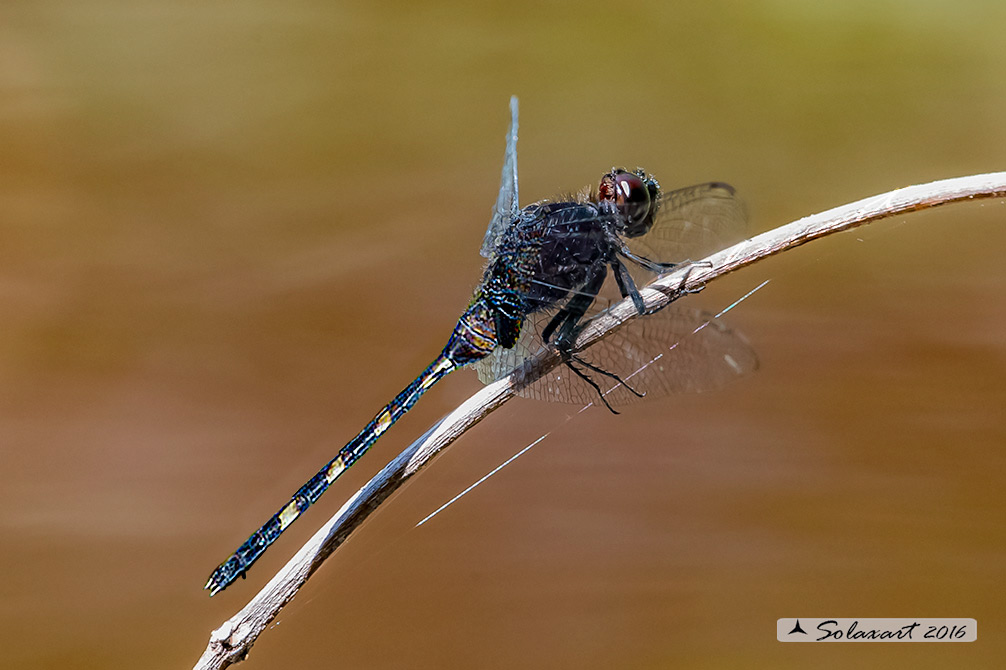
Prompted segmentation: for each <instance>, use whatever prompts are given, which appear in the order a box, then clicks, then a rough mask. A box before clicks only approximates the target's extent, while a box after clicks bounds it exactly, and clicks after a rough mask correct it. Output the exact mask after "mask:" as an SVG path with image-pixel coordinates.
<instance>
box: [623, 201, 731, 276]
mask: <svg viewBox="0 0 1006 670" xmlns="http://www.w3.org/2000/svg"><path fill="white" fill-rule="evenodd" d="M745 237H747V211H746V209H745V207H744V203H743V202H741V200H740V199H739V198H737V196H736V195H735V193H734V189H733V187H732V186H730V185H729V184H724V183H723V182H709V183H706V184H697V185H695V186H688V187H686V188H681V189H678V190H676V191H667V192H664V193H663V194H661V197H660V207H659V209H658V210H657V217H656V221H655V222H654V224H653V227H652V228H650V230H649V231H648V232H647V233H646V234H645V235H643V236H641V237H638V238H634V239H627V240H626V243H627V244H628V246H629V249H630V250H632V251H633V252H634V253H636V254H639V255H641V256H645V257H646V258H649V259H650V260H654V261H659V262H663V263H681V262H684V261H689V260H691V261H697V260H701V259H703V258H705V257H706V256H708V255H709V254H712V253H714V252H716V251H720V250H721V249H725V248H727V247H729V246H730V245H732V244H735V243H737V242H740V241H741V240H743V239H744V238H745Z"/></svg>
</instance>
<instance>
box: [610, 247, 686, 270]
mask: <svg viewBox="0 0 1006 670" xmlns="http://www.w3.org/2000/svg"><path fill="white" fill-rule="evenodd" d="M618 253H619V254H620V255H621V256H624V257H625V258H627V259H629V260H630V261H632V262H633V263H635V264H636V265H638V266H639V267H641V268H644V269H646V270H649V271H650V272H652V273H654V274H658V275H659V274H663V273H665V272H667V271H668V270H673V269H674V268H676V267H678V265H680V263H661V262H659V261H653V260H650V259H649V258H647V257H646V256H640V255H639V254H636V253H633V252H632V250H631V249H629V247H628V246H627V245H626V244H625V243H622V245H621V246H620V247H619V249H618Z"/></svg>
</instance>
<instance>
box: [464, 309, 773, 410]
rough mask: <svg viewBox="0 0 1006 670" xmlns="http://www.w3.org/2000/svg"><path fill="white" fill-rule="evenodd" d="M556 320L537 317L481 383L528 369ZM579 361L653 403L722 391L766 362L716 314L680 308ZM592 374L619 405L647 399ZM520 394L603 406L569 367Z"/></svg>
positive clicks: (488, 366) (630, 326)
mask: <svg viewBox="0 0 1006 670" xmlns="http://www.w3.org/2000/svg"><path fill="white" fill-rule="evenodd" d="M553 313H554V312H553ZM549 318H551V316H550V314H549V313H541V314H535V315H534V317H533V322H532V323H529V324H527V325H526V326H525V327H524V329H523V332H522V333H521V339H520V340H519V342H518V345H517V347H514V349H510V350H501V351H500V352H499V353H498V355H494V356H491V357H489V359H487V360H486V361H483V362H482V363H481V364H480V366H479V367H478V372H479V378H480V379H481V380H482V381H483V382H484V383H488V382H491V381H493V380H495V379H499V378H501V377H503V376H506V375H507V374H509V373H510V372H512V371H513V370H515V369H519V368H521V367H523V363H524V361H525V360H526V358H527V357H528V356H529V355H533V354H534V353H536V352H537V350H538V349H540V348H541V347H542V346H543V345H542V342H541V338H540V337H539V336H538V335H537V334H538V333H540V332H541V328H543V327H544V325H545V324H547V323H548V319H549ZM578 355H579V356H580V357H582V358H583V359H584V360H586V361H587V362H589V363H591V364H592V365H595V366H597V367H599V368H601V369H603V370H606V371H608V372H611V373H613V374H616V375H618V376H619V377H621V378H622V379H624V380H625V381H626V382H628V383H629V385H631V386H632V387H633V388H634V389H635V390H637V391H639V392H641V393H644V394H645V397H647V398H651V397H654V396H658V397H659V396H663V395H667V394H671V393H695V392H702V391H708V390H712V389H716V388H719V387H721V386H723V385H725V384H727V383H729V382H730V381H732V380H734V379H736V378H738V377H741V376H743V375H745V374H747V373H749V372H752V371H754V370H755V369H757V367H758V356H757V355H756V354H755V352H754V350H753V349H752V348H751V346H750V345H749V344H748V342H747V340H746V339H745V338H744V336H743V335H741V334H740V333H739V332H737V331H735V330H732V329H731V328H729V327H728V326H727V325H726V324H725V323H723V321H722V320H720V319H716V318H715V317H714V316H713V315H712V314H708V313H705V312H701V311H698V310H695V309H688V308H684V307H680V306H678V305H671V306H669V307H667V308H665V309H663V310H661V311H659V312H657V313H655V314H652V315H648V316H644V317H638V318H635V319H633V320H632V321H630V322H629V323H627V324H626V325H624V326H623V327H622V328H621V329H619V330H618V331H616V332H615V333H613V334H612V335H609V336H608V337H607V338H605V339H604V340H602V341H600V342H598V343H597V344H595V345H594V346H592V347H590V348H588V349H586V350H584V351H582V352H580V353H579V354H578ZM508 366H509V367H508ZM588 374H589V375H590V377H591V379H593V380H594V382H596V383H597V384H598V386H600V388H601V390H602V392H604V393H605V399H606V400H607V401H608V402H609V403H610V404H611V405H613V406H616V407H617V406H620V405H626V404H629V403H632V402H635V401H637V400H639V398H638V397H637V396H636V395H635V394H633V393H632V392H630V391H629V390H628V389H626V388H625V387H624V386H621V385H620V384H619V383H618V382H616V381H614V380H612V379H611V378H609V377H605V376H603V375H599V374H596V373H590V372H589V371H588ZM519 394H520V395H522V396H525V397H529V398H537V399H542V400H551V401H555V402H565V403H576V404H583V405H586V404H588V403H591V402H597V401H598V400H599V398H598V396H597V391H595V390H594V389H593V388H591V386H590V385H589V384H587V383H586V382H585V381H583V380H582V379H580V378H579V377H578V376H577V375H575V374H573V373H572V372H571V371H570V370H569V369H568V368H567V367H565V366H564V365H560V366H559V367H557V368H556V369H555V370H553V371H552V372H551V373H549V374H548V375H546V376H544V377H542V378H541V379H539V380H537V381H535V382H533V383H530V384H528V385H527V386H526V387H524V388H523V389H521V390H520V391H519Z"/></svg>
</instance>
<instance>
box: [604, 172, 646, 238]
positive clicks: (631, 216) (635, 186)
mask: <svg viewBox="0 0 1006 670" xmlns="http://www.w3.org/2000/svg"><path fill="white" fill-rule="evenodd" d="M614 182H615V183H614V191H615V193H614V195H615V206H616V207H617V208H618V213H619V214H621V215H622V218H623V220H624V225H625V229H624V231H623V234H624V235H626V236H627V237H637V236H639V235H642V234H643V233H645V232H646V231H648V230H649V229H650V226H651V225H652V222H653V217H652V214H653V212H652V211H651V210H652V206H653V202H652V201H651V198H650V188H649V186H648V185H647V184H646V182H644V181H643V180H642V179H641V178H640V177H639V176H638V175H636V174H633V173H632V172H622V171H618V172H616V173H615V174H614Z"/></svg>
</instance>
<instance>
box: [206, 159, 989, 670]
mask: <svg viewBox="0 0 1006 670" xmlns="http://www.w3.org/2000/svg"><path fill="white" fill-rule="evenodd" d="M1002 197H1006V172H996V173H990V174H983V175H975V176H972V177H960V178H957V179H946V180H942V181H936V182H932V183H929V184H922V185H917V186H909V187H907V188H902V189H898V190H896V191H891V192H889V193H884V194H882V195H877V196H873V197H870V198H866V199H864V200H860V201H858V202H854V203H851V204H848V205H843V206H841V207H836V208H834V209H830V210H828V211H826V212H822V213H820V214H815V215H813V216H808V217H805V218H803V219H800V220H799V221H795V222H793V223H790V224H787V225H785V226H781V227H779V228H776V229H774V230H770V231H768V232H766V233H762V234H761V235H758V236H756V237H753V238H751V239H749V240H746V241H744V242H741V243H739V244H736V245H734V246H732V247H730V248H729V249H725V250H723V251H720V252H718V253H716V254H713V255H712V256H709V257H708V258H706V259H703V260H702V261H701V262H698V263H694V264H691V265H687V266H684V267H682V268H680V269H678V270H676V271H674V272H671V273H669V274H667V275H664V276H661V277H659V278H657V279H656V280H655V281H653V282H651V283H649V284H647V285H646V286H645V287H644V288H642V289H641V290H640V294H641V295H642V296H643V300H644V302H645V304H646V307H647V309H648V310H650V311H654V310H658V309H660V308H661V307H665V306H666V305H668V304H669V303H670V302H672V301H673V300H674V299H676V298H677V297H678V296H680V295H681V294H682V291H688V290H694V289H698V288H700V287H702V286H704V285H705V284H707V283H709V282H710V281H712V280H714V279H716V278H718V277H721V276H723V275H725V274H728V273H730V272H733V271H734V270H737V269H740V268H742V267H744V266H746V265H750V264H751V263H754V262H755V261H758V260H761V259H763V258H765V257H767V256H771V255H773V254H777V253H780V252H782V251H785V250H787V249H790V248H792V247H796V246H799V245H801V244H806V243H807V242H809V241H811V240H814V239H817V238H819V237H824V236H825V235H830V234H832V233H837V232H840V231H843V230H850V229H852V228H855V227H857V226H861V225H864V224H867V223H871V222H873V221H878V220H880V219H884V218H887V217H891V216H895V215H897V214H904V213H907V212H914V211H919V210H923V209H929V208H931V207H937V206H939V205H946V204H948V203H952V202H959V201H962V200H973V199H979V198H1002ZM636 314H637V312H636V308H635V307H634V306H633V304H632V302H631V301H630V300H623V301H622V302H620V303H618V304H616V305H615V306H613V307H612V308H611V309H610V310H608V311H607V312H605V313H603V314H602V315H600V316H599V317H598V318H596V319H594V320H593V321H591V322H590V324H589V325H588V327H587V328H585V329H584V331H583V332H582V333H581V334H580V337H579V338H578V339H577V343H576V349H578V350H579V349H582V348H585V347H588V346H590V345H591V344H593V343H594V342H596V341H598V340H600V339H602V338H604V337H605V336H607V335H609V334H610V333H612V332H614V331H615V330H616V329H617V328H619V327H620V326H621V325H622V324H623V323H625V322H626V321H628V320H630V319H632V318H635V316H636ZM559 362H560V359H559V356H558V355H557V354H556V353H554V352H547V353H545V354H544V355H542V356H540V357H538V358H537V359H535V360H534V361H533V362H532V364H531V365H530V366H529V367H530V370H532V371H533V373H532V374H531V376H530V377H529V376H528V369H527V368H525V369H524V370H523V372H522V379H523V382H522V383H525V384H526V383H529V382H530V380H531V379H534V378H537V377H540V376H541V375H544V374H546V373H547V372H548V371H550V370H551V369H552V368H554V367H555V366H556V365H558V364H559ZM516 384H517V381H516V379H514V377H513V376H511V377H507V378H505V379H501V380H499V381H497V382H495V383H493V384H491V385H489V386H486V387H485V388H483V389H482V390H480V391H479V392H478V393H476V394H474V395H473V396H472V397H471V398H469V399H468V400H466V401H465V402H464V403H462V404H461V405H460V406H459V407H458V408H457V409H455V410H454V411H453V412H451V413H450V414H448V415H447V416H446V417H444V418H443V419H441V420H440V422H438V423H437V424H436V425H434V426H433V427H432V428H430V429H429V430H428V431H427V432H426V434H424V435H423V436H422V437H421V438H419V439H418V440H416V441H415V442H413V443H412V444H411V445H410V446H409V447H408V448H407V449H405V450H404V451H403V452H402V453H401V454H399V455H398V456H397V457H396V458H395V459H394V460H393V461H391V462H390V463H388V465H386V466H385V467H384V469H382V470H381V471H380V472H379V473H378V474H377V475H375V476H374V478H373V479H371V480H370V482H369V483H368V484H367V485H366V486H364V487H363V488H361V489H360V490H359V491H357V492H356V494H355V495H353V497H351V498H350V499H349V500H348V501H347V502H346V504H344V505H343V506H342V509H340V510H339V511H338V512H337V513H336V514H335V516H333V517H332V518H331V519H329V521H328V522H327V523H326V524H325V525H324V526H323V527H322V528H321V529H320V530H319V531H318V532H317V533H315V535H314V537H312V538H311V539H310V540H309V541H308V542H307V544H305V545H304V546H303V547H302V548H301V549H300V551H298V552H297V554H296V555H295V556H294V557H293V558H292V559H290V561H289V562H288V563H287V564H286V566H284V567H283V569H282V570H280V571H279V573H277V574H276V576H275V577H273V578H272V579H271V580H270V581H269V583H268V584H266V585H265V587H263V589H262V590H261V591H259V593H258V594H257V595H256V596H255V597H254V598H253V599H252V600H251V602H249V603H248V604H247V605H246V606H245V607H244V608H243V609H242V610H241V611H240V612H238V613H237V614H235V615H234V616H233V617H231V618H230V619H228V620H227V621H226V622H224V624H223V625H222V626H221V627H220V628H218V629H217V630H215V631H213V633H212V634H211V635H210V641H209V644H208V645H207V647H206V651H205V652H203V655H202V657H201V658H200V659H199V661H198V662H197V663H196V665H195V668H197V669H210V668H226V667H227V666H229V665H231V664H233V663H236V662H238V661H241V660H243V659H244V658H245V656H246V655H247V654H248V651H249V650H250V649H251V646H252V645H253V644H254V643H255V640H256V639H257V638H258V636H259V634H260V633H261V632H262V631H263V630H264V629H265V627H266V626H267V625H268V624H269V622H271V621H272V620H273V619H274V618H275V617H276V615H277V614H279V611H280V610H281V609H282V608H283V606H284V605H286V604H287V603H288V602H290V600H292V599H293V597H294V596H295V595H296V594H297V591H298V590H299V589H300V587H301V586H303V584H304V583H305V582H306V581H307V579H308V578H309V577H310V576H311V575H312V574H313V573H314V572H315V570H317V569H318V568H319V567H321V564H322V563H323V562H324V561H325V559H326V558H328V556H329V555H330V554H331V553H332V552H333V551H335V550H336V549H337V548H338V547H339V546H340V545H341V544H342V543H343V542H344V541H345V540H346V538H348V537H349V535H350V534H351V533H352V532H353V531H354V530H355V529H357V528H359V527H360V525H361V524H362V523H363V521H364V520H365V519H366V518H367V517H368V516H370V514H371V512H373V511H374V510H376V509H377V508H378V507H379V506H380V504H381V503H382V502H383V501H384V500H385V499H386V498H387V497H388V496H389V495H390V494H391V493H392V492H394V491H395V490H396V489H398V487H400V486H401V485H402V484H404V483H405V482H406V481H407V480H408V479H410V478H411V477H412V476H413V475H415V474H416V473H417V472H419V470H420V469H421V468H423V467H424V466H426V465H427V464H428V463H429V462H430V461H432V460H433V458H434V457H435V456H436V455H437V454H438V453H439V452H440V451H441V450H443V449H444V447H446V446H448V445H449V444H451V443H452V442H453V441H454V440H456V439H457V438H458V437H460V436H461V435H462V434H463V433H464V432H465V431H467V430H468V429H469V428H471V427H472V426H474V425H475V424H476V423H478V422H479V421H481V420H482V419H483V418H484V417H486V416H487V415H488V414H489V413H490V412H492V411H494V410H495V409H496V408H497V407H499V406H500V405H502V404H503V403H504V402H506V401H507V400H509V399H510V398H511V397H512V396H513V395H514V394H515V393H516V390H517V386H516Z"/></svg>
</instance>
